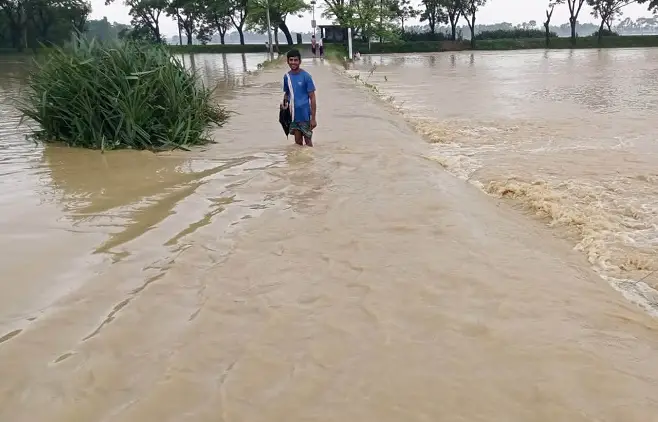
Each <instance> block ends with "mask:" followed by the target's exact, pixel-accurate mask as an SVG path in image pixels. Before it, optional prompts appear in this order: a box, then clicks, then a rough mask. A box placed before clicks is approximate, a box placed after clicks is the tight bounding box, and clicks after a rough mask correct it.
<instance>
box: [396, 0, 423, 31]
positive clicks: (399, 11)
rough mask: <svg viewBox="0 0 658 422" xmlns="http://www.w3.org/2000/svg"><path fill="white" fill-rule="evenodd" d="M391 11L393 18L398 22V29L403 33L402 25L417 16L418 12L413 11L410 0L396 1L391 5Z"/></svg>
mask: <svg viewBox="0 0 658 422" xmlns="http://www.w3.org/2000/svg"><path fill="white" fill-rule="evenodd" d="M391 10H392V11H393V13H394V14H395V16H396V17H397V18H398V19H399V20H400V27H401V28H402V32H404V23H405V22H406V21H408V20H409V19H413V18H415V17H416V16H418V11H417V10H416V9H414V7H413V5H412V4H411V0H397V1H396V2H394V3H393V4H392V5H391Z"/></svg>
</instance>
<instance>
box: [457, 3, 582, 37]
mask: <svg viewBox="0 0 658 422" xmlns="http://www.w3.org/2000/svg"><path fill="white" fill-rule="evenodd" d="M583 1H584V0H583ZM486 3H487V0H459V6H460V9H461V12H462V15H464V17H465V18H466V23H468V29H470V30H471V48H475V16H476V15H477V12H478V10H479V9H480V7H482V6H484V5H485V4H486Z"/></svg>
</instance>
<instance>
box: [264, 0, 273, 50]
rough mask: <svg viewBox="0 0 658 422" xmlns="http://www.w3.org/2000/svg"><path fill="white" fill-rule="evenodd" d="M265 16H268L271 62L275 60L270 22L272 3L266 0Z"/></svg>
mask: <svg viewBox="0 0 658 422" xmlns="http://www.w3.org/2000/svg"><path fill="white" fill-rule="evenodd" d="M265 15H266V16H267V38H268V40H269V41H268V43H267V45H268V47H269V49H270V60H273V59H274V50H273V48H272V22H270V1H269V0H265Z"/></svg>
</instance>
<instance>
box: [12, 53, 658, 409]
mask: <svg viewBox="0 0 658 422" xmlns="http://www.w3.org/2000/svg"><path fill="white" fill-rule="evenodd" d="M568 54H569V53H561V52H560V53H553V52H551V53H548V57H544V56H543V55H542V53H541V52H515V53H502V54H500V55H493V54H492V55H489V54H477V55H474V56H472V58H471V56H470V55H468V54H458V55H449V54H445V55H444V54H441V55H436V56H433V57H432V56H406V57H386V58H375V61H377V62H378V63H380V64H379V65H378V66H377V68H376V69H374V72H373V75H372V76H371V77H370V79H369V82H372V81H375V82H376V84H377V85H378V86H379V87H380V90H381V91H382V92H383V94H382V95H384V96H385V97H387V96H390V95H393V96H394V97H395V99H394V100H392V102H393V103H395V104H396V105H398V106H399V107H398V108H400V109H401V110H402V111H403V112H405V113H406V118H407V119H408V120H409V121H410V122H411V123H412V124H413V125H414V126H415V127H416V128H417V129H418V131H421V132H422V133H424V134H426V135H427V137H428V138H429V139H431V140H433V141H434V143H432V144H428V143H427V142H424V141H423V140H422V139H421V138H420V137H419V136H418V135H417V134H416V133H414V131H412V130H411V129H410V128H409V125H408V124H407V123H408V122H405V120H404V118H403V117H402V116H400V115H399V114H397V113H393V112H391V111H390V110H388V109H387V108H386V105H385V103H384V102H382V101H380V100H379V99H378V98H376V97H374V96H372V95H369V94H368V93H367V92H364V89H363V88H362V87H361V86H359V85H358V84H356V83H355V82H354V81H353V80H350V79H349V78H347V77H345V75H342V74H339V72H336V71H334V70H333V69H332V68H331V67H330V66H329V65H328V64H327V63H323V62H320V61H319V60H315V61H309V63H308V66H309V70H310V71H311V72H312V74H313V76H314V78H315V81H316V83H317V85H318V89H319V91H318V98H319V110H318V122H319V125H320V126H319V128H318V131H317V132H316V135H314V136H315V143H316V148H297V147H295V146H293V145H291V143H292V141H291V140H287V141H286V139H285V137H284V136H283V133H282V131H281V128H280V127H279V126H278V123H277V121H276V116H277V114H278V113H277V109H276V107H277V103H278V101H279V100H280V98H281V94H280V86H281V75H282V73H283V69H282V68H268V70H265V71H263V72H260V73H258V74H256V75H253V74H252V75H249V76H245V74H246V73H248V71H249V70H253V69H255V68H256V65H257V63H258V62H260V61H262V60H264V59H265V57H264V55H246V56H240V55H227V56H222V55H212V56H203V55H197V56H194V60H192V58H191V57H186V58H185V60H186V61H185V63H186V65H188V66H190V67H194V68H196V69H197V70H198V71H199V72H201V73H202V75H203V77H204V79H205V81H206V82H207V83H208V84H217V85H218V86H219V88H220V89H218V91H217V100H218V101H220V102H222V103H225V104H226V105H227V106H228V107H230V108H231V110H233V111H235V112H237V114H234V115H233V116H232V118H231V119H230V121H229V123H228V124H227V125H226V126H225V127H224V128H221V129H219V130H216V131H215V132H214V138H215V140H216V141H217V143H216V144H213V145H209V146H207V147H205V148H202V149H195V150H194V151H192V152H182V151H176V152H172V153H163V154H157V155H156V154H152V153H149V152H136V151H110V152H107V153H105V154H100V153H99V152H98V151H81V150H75V149H68V148H62V147H54V146H48V147H45V148H44V147H42V146H38V145H34V144H33V143H31V142H29V141H26V140H25V138H24V133H21V131H20V130H17V128H16V114H15V112H14V111H13V109H12V107H11V104H10V103H9V102H8V101H7V99H8V98H10V97H12V96H14V95H16V94H17V92H18V90H19V87H20V85H21V80H20V78H21V77H22V76H23V75H24V73H25V69H26V67H25V66H26V65H25V64H24V63H8V62H7V61H6V59H3V60H5V61H3V62H1V63H0V72H2V73H1V75H2V76H0V90H1V91H0V98H1V99H2V103H0V104H1V105H0V113H1V115H0V173H1V174H2V175H1V176H0V216H1V217H2V218H0V233H2V235H1V236H0V421H2V422H5V421H8V422H9V421H11V422H34V421H39V422H71V421H85V422H87V421H103V422H150V421H163V422H164V421H167V422H218V421H223V422H229V421H230V422H238V421H239V422H292V421H309V422H311V421H314V422H336V421H346V422H351V421H358V422H400V421H405V422H406V421H410V422H412V421H413V422H415V421H418V422H421V421H432V422H434V421H446V422H458V421H468V422H491V421H506V422H529V421H536V422H555V421H568V422H591V421H601V422H622V421H623V422H627V421H641V422H645V421H653V420H655V418H656V415H657V414H658V401H657V400H656V391H658V364H657V363H656V362H657V360H656V356H657V354H658V321H657V320H656V319H655V318H652V317H651V316H650V315H649V314H647V313H645V312H643V311H642V310H641V309H639V308H638V307H637V306H635V305H634V304H632V303H630V302H629V301H627V300H625V299H624V298H623V297H622V296H621V295H620V294H619V293H618V292H616V291H614V290H613V289H611V288H610V286H608V285H607V284H606V283H605V282H604V281H602V280H601V279H600V278H599V277H598V276H597V275H596V273H594V272H593V271H591V269H590V268H589V265H588V262H587V260H586V259H585V257H584V256H583V254H582V253H580V252H577V251H573V250H572V247H571V246H572V245H571V244H569V243H568V242H567V241H565V240H564V239H561V238H559V237H557V236H553V234H554V233H558V232H556V231H555V230H549V229H547V228H545V227H544V225H543V224H541V223H540V222H538V221H537V220H536V219H533V218H528V217H527V216H525V215H523V213H522V212H519V210H515V209H513V208H512V207H510V206H509V203H508V202H506V201H503V200H500V199H498V198H492V197H491V196H487V195H484V194H483V193H482V192H481V191H480V190H478V189H477V188H475V187H473V186H472V185H470V184H468V183H465V182H464V181H463V180H460V179H459V178H456V177H453V176H452V175H450V174H449V173H447V172H445V171H443V169H442V168H441V166H440V165H439V163H441V164H442V165H444V166H446V167H447V168H448V170H450V171H452V172H454V173H455V174H456V175H458V176H461V177H463V178H467V179H469V180H470V181H472V182H474V183H475V184H476V185H477V186H478V187H480V188H482V189H484V190H485V191H487V192H491V193H494V194H495V195H501V194H505V195H504V196H512V197H514V198H516V200H517V201H518V204H524V205H526V206H528V205H529V206H530V207H529V209H532V210H534V211H537V212H540V215H542V216H545V217H549V218H553V216H554V215H556V216H561V217H559V218H555V221H556V223H555V224H554V225H558V226H560V227H561V228H562V229H563V230H561V231H560V233H565V234H566V235H568V236H570V238H569V239H570V240H571V239H573V240H575V241H576V243H578V244H579V245H580V249H582V250H584V251H586V252H587V254H588V255H587V256H588V257H590V259H591V260H592V262H593V263H595V264H596V265H597V266H598V268H599V269H602V270H603V269H605V271H606V273H605V274H613V275H615V276H619V275H621V277H620V278H623V277H626V276H629V277H632V278H638V277H637V276H638V275H641V274H646V273H647V269H648V268H652V265H654V264H655V263H654V261H652V259H654V258H653V256H652V255H651V248H652V247H655V245H654V246H651V243H650V239H651V234H650V233H651V230H649V229H643V227H644V226H642V227H641V226H640V225H641V224H645V225H650V224H651V221H655V220H652V219H653V218H655V215H654V216H652V215H651V214H650V213H651V212H652V211H651V210H652V208H651V204H653V203H652V202H651V199H652V198H653V197H652V194H651V192H652V191H651V189H655V186H656V173H655V170H654V167H652V165H653V164H655V161H652V160H653V157H654V156H653V155H652V151H654V150H653V146H652V144H651V138H650V133H651V131H652V124H651V121H653V120H652V118H651V116H650V114H649V111H648V110H647V109H648V108H650V107H652V105H651V104H652V101H655V100H654V99H655V97H653V95H655V94H654V93H653V91H654V89H653V88H655V86H652V85H651V84H652V83H653V84H655V81H654V80H653V79H651V75H652V74H653V70H652V66H653V65H652V63H654V61H655V60H654V54H655V53H653V52H652V51H651V50H646V51H644V50H638V51H632V50H626V51H616V52H612V51H611V52H604V53H600V55H599V54H598V53H597V52H595V51H590V52H577V53H574V54H573V56H569V55H568ZM370 69H371V66H368V65H367V64H365V63H364V68H363V70H364V71H363V76H362V79H366V78H367V77H368V73H369V71H370ZM604 75H609V77H608V78H606V77H604ZM639 81H641V82H642V83H638V82H639ZM604 93H605V94H606V95H604ZM597 104H598V105H597ZM428 158H430V159H428ZM633 161H635V162H634V163H633ZM629 163H632V164H629ZM630 168H633V169H634V170H633V172H631V173H628V174H632V175H633V177H634V178H633V177H631V176H628V175H627V174H626V173H624V172H630V170H629V169H630ZM652 172H653V173H652ZM512 176H514V177H515V178H516V179H515V180H512V179H511V177H512ZM539 179H542V180H544V182H543V183H542V184H537V183H535V181H537V180H539ZM626 198H629V199H632V200H631V201H629V202H624V201H625V199H626ZM615 201H617V202H620V201H621V205H620V206H619V207H617V208H615V207H614V206H613V205H614V204H615ZM624 207H627V208H624ZM620 210H621V211H620ZM626 210H629V211H626ZM630 210H633V212H630ZM576 218H578V219H579V220H576ZM631 219H632V220H631ZM628 221H635V222H636V223H637V225H638V226H637V227H636V228H635V229H634V230H633V229H632V227H630V226H628V227H627V226H624V225H622V223H624V224H626V222H628ZM601 225H605V227H608V229H607V232H604V231H601V230H600V228H601ZM565 229H566V230H565ZM643 230H644V231H643ZM654 233H655V231H654ZM626 238H627V239H629V240H630V239H632V240H635V242H636V243H638V244H639V243H640V242H643V243H642V248H644V249H642V248H640V247H639V246H638V247H636V248H635V249H633V248H631V247H629V246H628V244H627V243H628V242H626V241H625V239H626ZM624 254H626V255H627V256H628V257H629V258H628V262H631V263H632V262H638V263H639V262H642V263H643V264H641V265H644V266H646V267H647V269H644V268H643V269H640V268H639V267H638V265H640V264H638V265H636V268H631V267H629V268H621V267H622V266H621V264H620V262H622V261H623V262H626V258H622V257H623V256H624ZM633 257H636V258H633ZM640 258H641V259H642V260H641V259H640ZM628 265H631V264H628ZM633 265H635V264H633ZM647 282H648V283H655V279H651V278H647ZM618 287H620V288H622V290H623V291H624V292H626V294H627V295H628V296H629V297H630V298H631V299H634V300H636V301H637V302H639V303H641V304H643V305H644V306H645V308H647V309H648V310H649V311H651V304H652V301H651V300H650V298H649V297H648V295H649V294H650V293H651V292H650V288H649V286H648V285H647V284H645V283H643V282H641V283H635V284H633V285H632V286H631V287H629V286H623V285H621V286H618ZM633 295H634V296H633ZM639 295H644V297H639Z"/></svg>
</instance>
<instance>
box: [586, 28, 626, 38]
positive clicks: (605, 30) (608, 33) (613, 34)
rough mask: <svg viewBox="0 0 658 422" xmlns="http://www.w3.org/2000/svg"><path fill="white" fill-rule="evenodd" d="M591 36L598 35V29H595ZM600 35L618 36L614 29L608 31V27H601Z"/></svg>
mask: <svg viewBox="0 0 658 422" xmlns="http://www.w3.org/2000/svg"><path fill="white" fill-rule="evenodd" d="M592 36H593V37H598V36H599V31H596V32H594V33H593V34H592ZM601 36H602V37H618V36H619V34H618V33H616V32H615V31H610V30H609V29H603V30H601Z"/></svg>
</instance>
